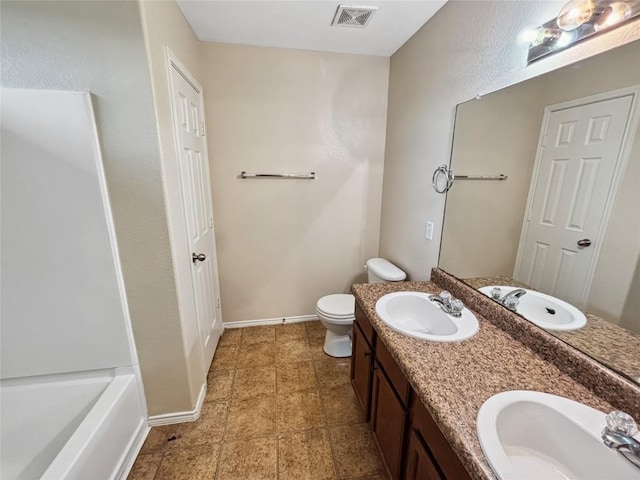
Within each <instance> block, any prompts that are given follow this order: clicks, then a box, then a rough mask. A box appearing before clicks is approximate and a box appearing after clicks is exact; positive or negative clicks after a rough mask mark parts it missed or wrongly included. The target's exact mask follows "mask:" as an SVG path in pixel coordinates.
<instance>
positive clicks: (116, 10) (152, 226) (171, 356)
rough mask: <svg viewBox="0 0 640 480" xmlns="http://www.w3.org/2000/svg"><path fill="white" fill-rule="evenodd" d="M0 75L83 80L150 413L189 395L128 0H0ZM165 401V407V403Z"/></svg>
mask: <svg viewBox="0 0 640 480" xmlns="http://www.w3.org/2000/svg"><path fill="white" fill-rule="evenodd" d="M2 83H3V85H4V86H10V87H21V88H49V89H59V90H85V89H86V90H89V91H90V92H91V93H92V94H93V96H94V98H95V113H96V119H97V124H98V134H99V137H100V143H101V148H102V158H103V162H104V167H105V172H106V177H107V184H108V189H109V196H110V199H111V206H112V210H113V216H114V223H115V228H116V235H117V239H118V245H119V250H120V258H121V261H122V268H123V274H124V281H125V287H126V291H127V297H128V302H129V310H130V314H131V321H132V325H133V330H134V336H135V340H136V346H137V350H138V357H139V361H140V366H141V370H142V376H143V380H144V387H145V394H146V397H147V402H148V410H149V413H150V414H154V413H167V412H168V411H171V409H172V408H177V407H178V408H179V407H180V406H184V407H186V406H188V405H189V404H190V399H189V389H188V388H187V380H186V378H185V375H184V371H185V369H184V366H183V367H182V369H180V368H176V364H179V363H180V361H179V360H176V359H179V358H180V357H181V356H182V357H184V355H183V354H182V352H181V350H180V346H179V344H177V342H176V337H179V336H180V331H179V320H178V318H179V317H178V303H177V297H176V289H175V281H174V272H173V266H172V262H171V250H170V244H169V235H168V228H167V221H166V212H165V202H164V193H163V184H162V166H161V164H160V157H159V152H158V137H157V131H156V127H155V121H154V111H153V101H152V96H151V90H150V88H149V87H150V80H149V70H148V66H147V57H146V52H145V44H144V38H143V34H142V28H141V24H140V14H139V12H138V5H137V2H133V1H122V2H111V1H104V2H103V1H92V2H86V1H77V2H76V1H44V2H22V1H19V2H2ZM167 408H168V409H169V410H165V409H167Z"/></svg>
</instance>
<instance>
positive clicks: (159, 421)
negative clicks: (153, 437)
mask: <svg viewBox="0 0 640 480" xmlns="http://www.w3.org/2000/svg"><path fill="white" fill-rule="evenodd" d="M206 394H207V384H206V383H205V384H204V385H202V388H201V389H200V395H198V401H197V402H196V408H194V409H193V410H191V411H187V412H175V413H165V414H162V415H151V416H150V417H149V421H148V423H149V426H150V427H159V426H161V425H172V424H174V423H184V422H195V421H196V420H198V419H199V418H200V412H201V411H202V404H203V403H204V397H205V395H206Z"/></svg>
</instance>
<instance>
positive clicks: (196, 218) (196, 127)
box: [170, 63, 222, 371]
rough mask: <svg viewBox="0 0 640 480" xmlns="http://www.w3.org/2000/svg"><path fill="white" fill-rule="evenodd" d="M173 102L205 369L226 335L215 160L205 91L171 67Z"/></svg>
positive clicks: (181, 183)
mask: <svg viewBox="0 0 640 480" xmlns="http://www.w3.org/2000/svg"><path fill="white" fill-rule="evenodd" d="M170 72H171V86H172V88H171V98H172V101H173V113H174V118H173V121H174V131H175V133H176V143H177V151H178V158H177V161H178V167H179V172H180V186H181V196H182V204H183V208H184V216H185V220H186V225H187V236H188V244H189V252H186V253H187V254H186V255H185V257H184V258H183V259H182V261H185V262H189V263H190V264H191V279H192V283H193V291H194V295H195V306H196V315H197V322H198V328H199V331H200V339H201V343H202V347H203V353H204V362H205V371H207V370H208V368H209V365H211V361H212V359H213V354H214V351H215V348H216V345H217V343H218V338H219V337H220V333H221V332H222V320H221V319H220V318H219V315H218V312H219V308H220V303H219V302H220V300H219V298H220V297H219V293H218V292H219V286H218V274H217V272H218V269H217V261H216V248H215V234H214V227H213V215H212V212H211V188H210V186H209V162H208V159H207V152H206V148H205V140H204V114H203V112H204V107H203V102H202V95H201V92H200V91H199V90H198V89H197V88H196V87H195V85H194V84H193V83H191V82H190V81H189V80H187V79H186V78H185V76H184V75H183V74H182V73H181V71H179V70H178V69H177V67H176V66H175V64H173V63H172V64H171V68H170Z"/></svg>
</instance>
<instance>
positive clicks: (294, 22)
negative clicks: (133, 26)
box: [177, 0, 447, 56]
mask: <svg viewBox="0 0 640 480" xmlns="http://www.w3.org/2000/svg"><path fill="white" fill-rule="evenodd" d="M446 1H447V0H409V1H403V0H383V1H369V0H365V1H363V2H352V1H348V2H343V4H346V5H351V6H360V5H363V6H368V7H378V11H377V12H376V13H375V14H374V15H373V17H372V18H371V21H370V22H369V25H368V26H367V27H366V28H364V29H362V28H353V27H331V26H330V24H331V21H332V20H333V16H334V14H335V12H336V9H337V8H338V5H339V4H340V2H339V1H337V0H336V1H327V0H320V1H317V0H289V1H267V0H263V1H248V0H227V1H218V0H177V4H178V6H179V7H180V10H182V13H183V14H184V16H185V18H186V20H187V22H189V25H191V28H192V29H193V31H194V32H195V34H196V36H197V37H198V38H199V39H200V40H202V41H207V42H222V43H235V44H243V45H257V46H263V47H278V48H296V49H301V50H317V51H323V52H338V53H356V54H362V55H380V56H390V55H392V54H393V53H394V52H395V51H396V50H397V49H398V48H400V47H401V46H402V45H403V44H404V43H405V42H406V41H407V40H408V39H409V38H411V36H412V35H413V34H414V33H415V32H416V31H417V30H418V29H419V28H420V27H422V25H424V24H425V23H426V21H427V20H429V18H431V17H432V16H433V15H434V14H435V13H436V12H437V11H438V10H439V9H440V8H441V7H442V6H443V5H444V4H445V3H446Z"/></svg>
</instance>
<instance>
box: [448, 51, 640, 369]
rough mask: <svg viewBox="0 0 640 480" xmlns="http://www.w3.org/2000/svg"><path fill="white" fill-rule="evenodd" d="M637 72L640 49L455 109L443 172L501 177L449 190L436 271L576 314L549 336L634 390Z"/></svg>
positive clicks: (638, 274)
mask: <svg viewBox="0 0 640 480" xmlns="http://www.w3.org/2000/svg"><path fill="white" fill-rule="evenodd" d="M638 65H640V41H636V42H633V43H630V44H628V45H625V46H622V47H618V48H616V49H614V50H611V51H609V52H605V53H603V54H601V55H598V56H595V57H592V58H589V59H587V60H583V61H582V62H579V63H577V64H574V65H570V66H568V67H565V68H562V69H560V70H556V71H553V72H550V73H547V74H545V75H542V76H540V77H536V78H533V79H530V80H527V81H525V82H523V83H520V84H516V85H513V86H511V87H508V88H506V89H504V90H500V91H498V92H494V93H491V94H489V95H485V96H483V97H482V98H481V99H478V100H472V101H469V102H466V103H463V104H461V105H458V108H457V111H456V124H455V132H454V143H453V148H452V159H451V168H452V170H453V171H454V172H455V174H456V175H460V176H465V175H487V176H497V175H500V174H504V175H507V177H508V178H507V180H505V181H500V182H498V181H491V180H486V181H471V180H464V179H458V180H455V181H454V183H453V186H452V187H451V189H450V190H449V192H448V193H447V200H446V210H445V219H444V226H443V235H442V244H441V251H440V263H439V267H440V268H442V269H443V270H445V271H447V272H449V273H451V274H453V275H455V276H457V277H458V278H461V279H462V280H464V281H467V283H469V284H471V285H472V286H473V287H475V288H480V287H485V286H489V285H494V286H495V285H502V286H514V287H522V288H526V289H532V290H534V291H538V292H541V293H543V294H547V295H551V296H552V297H555V298H557V299H560V300H561V301H564V302H567V303H568V304H570V305H572V306H574V307H577V308H578V309H579V310H581V311H583V312H584V313H585V314H586V317H587V323H586V325H585V326H584V327H582V328H579V329H577V330H571V331H558V330H554V331H552V330H549V331H550V333H553V334H554V335H556V336H558V337H560V338H562V339H563V340H565V341H567V342H568V343H570V344H572V345H573V346H574V347H576V348H578V349H580V350H582V351H584V352H585V353H587V354H588V355H590V356H592V357H593V358H595V359H596V360H599V361H601V362H602V363H604V364H605V365H607V366H609V367H611V368H613V369H615V370H617V371H619V372H620V373H623V374H624V375H626V376H628V377H629V378H631V379H633V380H634V381H636V382H638V381H640V358H639V357H640V356H639V355H638V353H637V352H639V351H640V135H639V134H638V117H639V113H640V68H639V67H638ZM540 308H542V309H543V310H544V309H545V306H544V305H541V306H540ZM546 308H550V309H551V310H550V311H554V309H553V306H547V307H546ZM544 314H545V313H544V311H542V312H541V313H540V315H544ZM550 315H552V314H550Z"/></svg>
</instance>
